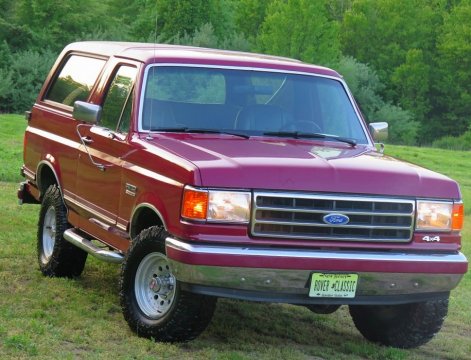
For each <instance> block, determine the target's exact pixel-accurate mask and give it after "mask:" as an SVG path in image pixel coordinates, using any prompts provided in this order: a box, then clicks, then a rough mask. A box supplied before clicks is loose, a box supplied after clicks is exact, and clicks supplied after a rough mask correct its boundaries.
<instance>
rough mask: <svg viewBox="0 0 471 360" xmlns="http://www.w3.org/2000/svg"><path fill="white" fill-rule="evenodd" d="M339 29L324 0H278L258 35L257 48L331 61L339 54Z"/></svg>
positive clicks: (314, 59) (330, 62)
mask: <svg viewBox="0 0 471 360" xmlns="http://www.w3.org/2000/svg"><path fill="white" fill-rule="evenodd" d="M338 30H339V26H338V23H337V22H336V21H330V20H328V17H327V10H326V7H325V2H324V1H310V0H288V1H282V0H275V1H273V3H271V4H270V6H269V7H268V10H267V14H266V17H265V20H264V22H263V24H262V27H261V31H260V33H259V35H258V38H257V45H258V50H260V51H262V52H266V53H269V54H274V55H282V56H289V57H293V58H297V59H301V60H303V61H306V62H310V63H317V64H323V65H332V64H335V63H337V61H338V59H339V57H340V44H339V41H338Z"/></svg>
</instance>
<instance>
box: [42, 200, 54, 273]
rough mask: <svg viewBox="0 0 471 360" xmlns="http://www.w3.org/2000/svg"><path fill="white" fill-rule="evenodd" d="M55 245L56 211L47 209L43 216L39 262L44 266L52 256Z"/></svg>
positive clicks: (50, 208)
mask: <svg viewBox="0 0 471 360" xmlns="http://www.w3.org/2000/svg"><path fill="white" fill-rule="evenodd" d="M55 243H56V210H55V209H54V207H53V206H51V207H49V209H47V211H46V215H45V216H44V226H43V234H42V250H43V251H42V254H41V261H42V262H43V263H44V264H46V263H47V262H48V261H49V259H50V258H51V256H52V252H53V250H54V244H55Z"/></svg>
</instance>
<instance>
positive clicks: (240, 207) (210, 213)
mask: <svg viewBox="0 0 471 360" xmlns="http://www.w3.org/2000/svg"><path fill="white" fill-rule="evenodd" d="M250 199H251V195H250V192H246V191H229V190H203V189H196V188H192V187H188V186H187V187H186V188H185V190H184V193H183V203H182V210H181V215H182V217H184V218H187V219H191V220H207V221H208V222H231V223H248V222H249V218H250Z"/></svg>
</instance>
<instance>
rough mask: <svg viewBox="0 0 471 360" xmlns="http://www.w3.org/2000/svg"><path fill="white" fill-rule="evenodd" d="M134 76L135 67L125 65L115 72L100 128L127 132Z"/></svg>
mask: <svg viewBox="0 0 471 360" xmlns="http://www.w3.org/2000/svg"><path fill="white" fill-rule="evenodd" d="M136 74H137V69H136V68H135V67H131V66H125V65H122V66H120V67H119V68H118V70H117V71H116V73H115V76H114V79H113V81H112V82H111V85H110V87H109V89H108V93H107V94H106V98H105V101H104V103H103V113H102V117H101V125H102V126H104V127H107V128H108V129H110V130H117V131H119V132H123V133H127V132H128V130H129V123H130V120H131V105H132V95H133V89H134V88H133V86H134V80H135V78H136Z"/></svg>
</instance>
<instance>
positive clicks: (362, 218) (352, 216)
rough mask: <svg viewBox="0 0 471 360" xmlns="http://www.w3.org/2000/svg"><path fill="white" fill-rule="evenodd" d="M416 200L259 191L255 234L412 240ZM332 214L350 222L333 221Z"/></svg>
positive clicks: (334, 238) (255, 214) (361, 239)
mask: <svg viewBox="0 0 471 360" xmlns="http://www.w3.org/2000/svg"><path fill="white" fill-rule="evenodd" d="M414 211H415V201H414V200H407V199H392V198H379V197H378V198H376V197H362V196H353V195H352V196H337V195H316V194H300V193H288V194H287V193H276V192H255V193H254V209H253V215H252V226H251V231H252V235H254V236H264V237H279V238H293V239H313V240H340V241H374V242H408V241H410V240H411V238H412V233H413V227H414ZM329 214H341V215H344V216H347V217H348V218H349V221H348V223H346V224H343V225H332V224H329V223H328V222H326V221H324V217H325V216H326V215H329Z"/></svg>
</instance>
